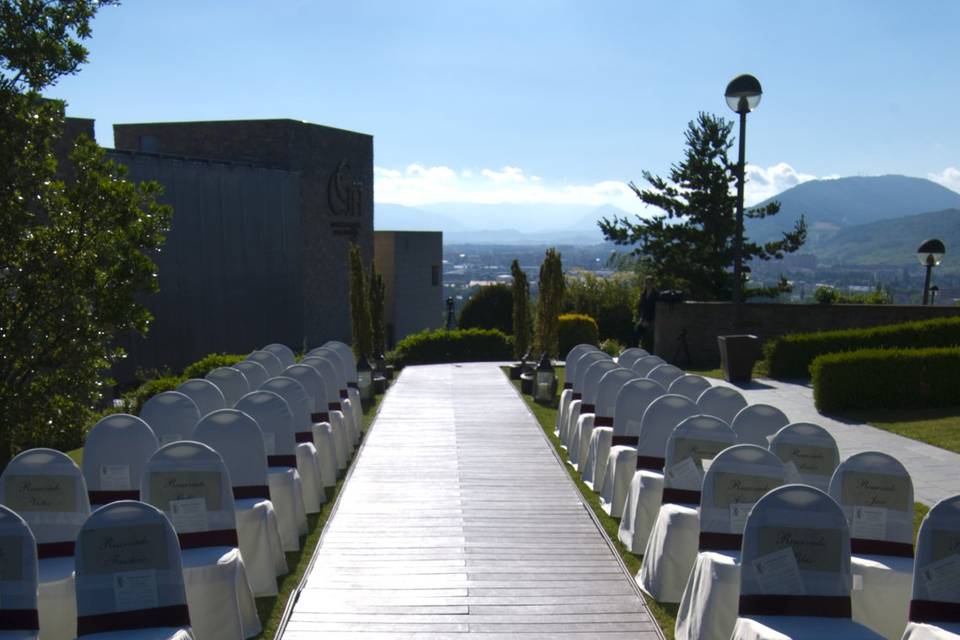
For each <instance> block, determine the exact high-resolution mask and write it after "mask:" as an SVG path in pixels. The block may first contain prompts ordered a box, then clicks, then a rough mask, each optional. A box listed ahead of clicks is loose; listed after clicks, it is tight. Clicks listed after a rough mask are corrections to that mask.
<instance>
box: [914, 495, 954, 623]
mask: <svg viewBox="0 0 960 640" xmlns="http://www.w3.org/2000/svg"><path fill="white" fill-rule="evenodd" d="M958 575H960V495H955V496H952V497H950V498H944V499H943V500H941V501H940V502H938V503H937V504H935V505H933V508H932V509H930V511H929V512H928V513H927V515H926V516H924V518H923V522H922V523H920V535H919V537H918V538H917V558H916V563H915V564H914V569H913V595H912V597H911V600H910V622H908V623H907V629H906V631H905V632H904V634H903V638H904V640H941V639H944V640H945V639H947V638H957V637H960V583H958V581H957V576H958Z"/></svg>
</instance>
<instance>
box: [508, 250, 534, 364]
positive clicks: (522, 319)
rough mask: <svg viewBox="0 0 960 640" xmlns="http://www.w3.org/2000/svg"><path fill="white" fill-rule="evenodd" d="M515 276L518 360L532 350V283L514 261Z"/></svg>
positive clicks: (515, 344) (513, 272)
mask: <svg viewBox="0 0 960 640" xmlns="http://www.w3.org/2000/svg"><path fill="white" fill-rule="evenodd" d="M510 274H511V275H512V276H513V287H512V293H513V350H514V355H515V356H516V357H518V358H521V357H523V354H525V353H526V352H527V350H528V349H529V348H530V282H529V281H528V280H527V274H526V273H525V272H524V271H523V269H521V268H520V263H519V262H518V261H517V260H514V261H513V263H512V264H511V265H510Z"/></svg>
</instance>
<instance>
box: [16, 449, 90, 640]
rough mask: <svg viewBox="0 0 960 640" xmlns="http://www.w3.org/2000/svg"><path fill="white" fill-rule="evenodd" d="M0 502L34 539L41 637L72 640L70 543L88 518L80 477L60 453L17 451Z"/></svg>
mask: <svg viewBox="0 0 960 640" xmlns="http://www.w3.org/2000/svg"><path fill="white" fill-rule="evenodd" d="M0 504H3V505H5V506H7V507H9V508H10V509H12V510H13V511H15V512H17V514H19V515H20V517H21V518H23V519H24V520H25V521H26V523H27V525H28V526H29V527H30V531H31V532H32V533H33V537H34V538H36V541H37V558H38V559H39V560H38V561H39V567H38V568H39V576H40V591H39V598H38V607H37V609H38V611H39V614H40V633H41V635H42V636H43V638H44V640H46V639H47V638H50V639H51V640H72V639H73V638H75V637H76V635H77V602H76V595H75V592H74V580H73V553H74V542H75V541H76V539H77V533H79V531H80V527H81V526H82V525H83V523H84V522H85V521H86V519H87V517H88V516H89V515H90V502H89V500H88V498H87V485H86V483H85V482H84V481H83V474H82V473H81V472H80V469H79V468H77V465H75V464H74V463H73V460H71V459H70V457H69V456H67V455H66V454H65V453H61V452H59V451H54V450H53V449H30V450H28V451H23V452H22V453H20V454H19V455H17V456H16V457H15V458H14V459H13V460H11V461H10V463H9V464H8V465H7V468H6V469H5V470H4V471H3V475H0Z"/></svg>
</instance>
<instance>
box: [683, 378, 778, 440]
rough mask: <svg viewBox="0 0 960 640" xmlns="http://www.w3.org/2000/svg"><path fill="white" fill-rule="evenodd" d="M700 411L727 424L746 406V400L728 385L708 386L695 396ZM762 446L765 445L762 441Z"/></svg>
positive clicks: (730, 423)
mask: <svg viewBox="0 0 960 640" xmlns="http://www.w3.org/2000/svg"><path fill="white" fill-rule="evenodd" d="M697 406H698V407H700V413H704V414H706V415H708V416H714V417H715V418H720V419H721V420H723V421H724V422H726V423H727V424H729V425H733V419H734V418H735V417H736V416H737V414H738V413H740V410H741V409H743V408H744V407H745V406H747V400H746V398H744V397H743V395H742V394H741V393H740V392H739V391H737V390H736V389H731V388H730V387H710V388H709V389H707V390H706V391H704V392H703V393H701V394H700V397H699V398H697ZM763 446H764V447H765V446H767V443H766V442H764V443H763Z"/></svg>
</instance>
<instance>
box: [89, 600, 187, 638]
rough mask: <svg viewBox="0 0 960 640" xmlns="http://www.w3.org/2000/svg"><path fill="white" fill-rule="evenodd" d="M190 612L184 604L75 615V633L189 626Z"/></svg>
mask: <svg viewBox="0 0 960 640" xmlns="http://www.w3.org/2000/svg"><path fill="white" fill-rule="evenodd" d="M189 626H190V612H189V610H188V609H187V605H185V604H175V605H172V606H169V607H156V608H154V609H134V610H133V611H114V612H112V613H101V614H98V615H94V616H77V635H78V636H87V635H91V634H94V633H107V632H109V631H125V630H128V629H151V628H156V627H189Z"/></svg>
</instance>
